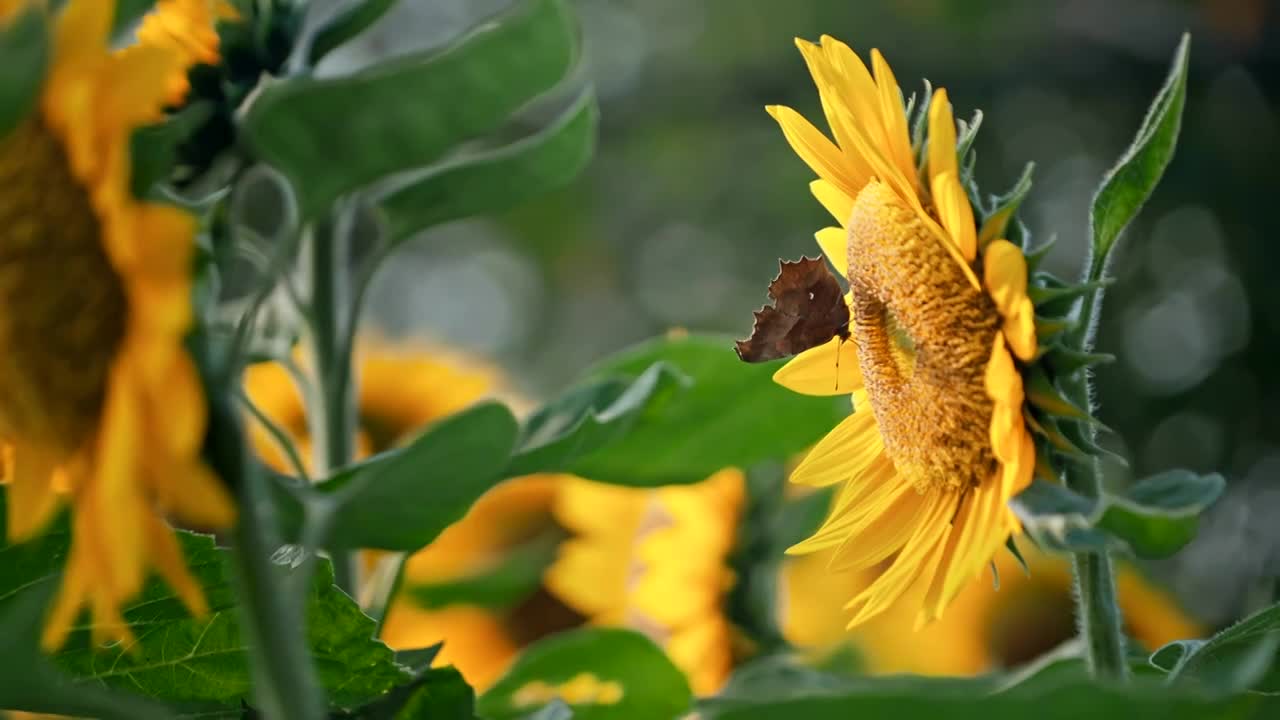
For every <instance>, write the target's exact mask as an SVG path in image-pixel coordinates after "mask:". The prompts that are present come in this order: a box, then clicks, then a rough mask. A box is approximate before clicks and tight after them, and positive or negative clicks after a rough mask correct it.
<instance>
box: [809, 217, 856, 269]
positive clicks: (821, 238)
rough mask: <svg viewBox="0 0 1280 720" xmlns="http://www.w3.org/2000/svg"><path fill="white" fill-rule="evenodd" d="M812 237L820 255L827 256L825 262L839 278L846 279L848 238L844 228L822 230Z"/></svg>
mask: <svg viewBox="0 0 1280 720" xmlns="http://www.w3.org/2000/svg"><path fill="white" fill-rule="evenodd" d="M813 237H814V239H816V240H817V241H818V247H820V248H822V254H823V255H826V256H827V260H828V261H829V262H830V263H831V265H832V266H833V267H834V268H835V269H836V272H837V273H839V274H840V277H842V278H843V277H848V275H849V236H848V234H847V233H846V232H845V231H844V228H838V227H830V228H823V229H821V230H819V231H818V232H816V233H814V234H813Z"/></svg>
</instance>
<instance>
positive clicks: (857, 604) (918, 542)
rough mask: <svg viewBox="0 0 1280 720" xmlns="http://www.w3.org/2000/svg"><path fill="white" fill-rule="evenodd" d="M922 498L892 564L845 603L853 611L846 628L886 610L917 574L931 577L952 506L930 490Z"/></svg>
mask: <svg viewBox="0 0 1280 720" xmlns="http://www.w3.org/2000/svg"><path fill="white" fill-rule="evenodd" d="M926 498H927V499H926V504H925V508H924V511H923V517H921V519H920V520H919V521H918V524H917V525H916V527H915V528H914V531H913V532H912V534H911V537H910V538H909V539H908V540H907V541H906V544H905V545H903V548H902V551H901V552H900V553H898V556H897V557H896V558H895V559H894V561H893V564H892V565H890V566H889V569H888V570H886V571H885V572H884V574H882V575H881V576H880V577H879V578H878V579H877V580H876V581H875V582H873V583H872V584H871V585H870V587H868V588H867V589H866V590H864V591H863V592H862V593H860V594H858V595H857V596H855V597H854V598H853V599H852V600H850V601H849V603H848V604H847V605H846V606H845V609H846V610H853V611H855V614H854V616H853V619H852V620H850V621H849V627H850V628H853V627H855V626H857V625H860V624H862V623H864V622H866V621H868V620H870V619H871V618H873V617H875V616H876V615H879V614H880V613H882V612H884V611H885V610H887V609H888V608H889V606H890V605H891V604H893V603H894V602H895V601H896V600H898V599H899V598H900V597H902V595H903V594H904V593H905V592H906V591H907V589H908V588H909V587H911V586H912V584H913V583H914V582H915V581H916V580H917V578H926V579H928V580H929V581H931V580H932V578H933V576H934V573H935V572H936V571H937V567H938V563H939V562H940V561H941V559H942V553H943V551H944V550H945V549H946V543H947V538H948V536H949V535H950V533H951V530H952V527H951V522H950V519H951V515H952V514H953V513H954V511H955V506H954V504H953V503H950V502H946V499H947V498H946V497H945V496H944V495H942V494H940V493H930V494H928V495H927V496H926Z"/></svg>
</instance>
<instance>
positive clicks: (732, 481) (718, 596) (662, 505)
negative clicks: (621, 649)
mask: <svg viewBox="0 0 1280 720" xmlns="http://www.w3.org/2000/svg"><path fill="white" fill-rule="evenodd" d="M744 493H745V489H744V481H743V476H742V473H741V472H740V471H738V470H733V469H729V470H722V471H721V472H719V473H716V474H715V475H713V476H711V477H710V478H708V479H706V480H704V481H702V482H700V483H697V484H695V485H684V486H670V487H664V488H660V489H657V490H643V489H634V488H625V487H617V486H612V485H603V484H599V483H593V482H590V481H587V480H579V479H574V480H572V481H570V482H567V483H566V484H565V486H564V487H563V488H562V489H561V493H560V496H559V497H558V498H557V500H556V505H555V514H556V518H557V519H558V520H559V521H560V523H561V524H562V525H564V526H565V527H566V528H567V529H569V530H570V531H571V532H573V533H575V537H573V538H571V539H570V540H567V541H565V543H564V544H563V545H561V548H560V554H559V557H558V558H557V560H556V562H555V564H553V565H552V566H551V567H550V568H549V569H548V570H547V574H546V584H547V587H549V588H550V589H551V591H552V592H553V593H554V594H556V595H557V596H558V597H559V598H560V599H561V600H563V601H564V602H565V603H567V604H568V605H569V606H570V607H572V608H574V609H575V610H577V611H578V612H580V613H582V614H583V615H585V616H587V617H588V618H590V620H591V621H592V622H593V623H596V624H600V625H619V626H625V627H630V628H632V629H635V630H638V631H640V632H643V633H645V634H646V635H648V636H649V637H650V638H652V639H653V641H654V642H655V643H657V644H658V645H659V646H661V647H662V648H663V649H664V650H666V652H667V654H668V655H669V656H670V657H671V659H672V661H673V662H674V663H675V664H676V666H677V667H679V668H680V669H681V670H683V671H684V672H685V674H686V675H687V676H688V677H689V682H690V684H691V685H692V686H693V689H694V691H695V692H697V693H699V694H704V695H705V694H711V693H714V692H715V691H717V690H718V689H719V688H720V686H721V685H723V684H724V681H725V679H726V678H728V676H729V671H730V670H731V669H732V665H733V653H732V649H733V648H732V640H733V631H732V628H731V626H730V624H729V621H728V619H727V618H726V617H725V614H724V610H723V605H724V596H725V594H726V593H727V591H728V590H729V588H730V586H731V585H732V581H733V577H732V574H731V572H730V571H729V569H728V568H727V567H726V565H725V561H726V558H727V557H728V555H729V553H730V551H731V550H732V549H733V545H734V538H735V535H736V532H737V524H738V517H739V514H740V513H741V510H742V504H743V502H744V501H745V500H744Z"/></svg>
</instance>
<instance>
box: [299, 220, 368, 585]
mask: <svg viewBox="0 0 1280 720" xmlns="http://www.w3.org/2000/svg"><path fill="white" fill-rule="evenodd" d="M337 214H338V219H337V221H336V222H328V223H322V224H320V225H319V226H318V227H317V228H316V229H315V231H314V232H312V233H311V237H310V243H309V244H308V245H309V247H308V258H307V259H308V261H309V263H308V265H309V267H308V270H309V272H310V282H311V297H310V308H309V310H310V313H309V315H310V318H309V319H310V323H309V324H310V333H309V335H308V342H307V349H308V351H309V353H310V361H311V367H312V369H313V371H314V373H315V377H316V380H317V382H316V383H315V385H314V389H313V393H312V397H311V398H310V402H309V406H308V408H307V420H308V424H309V428H308V430H309V432H310V435H311V441H312V450H313V453H312V472H313V475H314V476H315V477H317V478H324V477H326V476H328V475H330V474H332V473H333V472H334V471H335V470H337V469H338V468H341V467H343V466H345V465H348V464H350V463H351V461H352V460H353V459H354V458H355V436H356V425H357V407H356V400H355V388H354V387H353V384H352V377H353V375H352V372H351V342H350V339H349V338H350V337H351V333H350V329H349V324H350V323H353V322H355V318H354V317H352V314H353V310H352V308H353V303H352V297H351V287H350V283H349V281H348V278H347V275H348V269H347V267H346V258H347V257H348V254H349V253H348V247H347V245H348V242H349V238H350V228H349V227H348V226H347V225H348V223H347V222H345V221H344V220H345V218H344V215H348V214H347V213H343V212H342V211H341V210H338V211H337ZM332 560H333V572H334V581H335V582H336V583H337V585H338V587H340V588H342V589H343V590H344V591H345V592H346V593H347V594H348V595H350V596H351V597H356V592H357V590H358V589H359V585H360V567H359V562H358V557H357V556H356V553H355V552H352V551H348V550H344V549H337V550H334V551H333V552H332Z"/></svg>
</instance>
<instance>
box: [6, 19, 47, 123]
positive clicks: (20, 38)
mask: <svg viewBox="0 0 1280 720" xmlns="http://www.w3.org/2000/svg"><path fill="white" fill-rule="evenodd" d="M0 58H4V62H0V142H2V141H3V140H4V138H5V136H6V135H8V134H9V133H10V132H11V131H12V130H13V129H14V128H16V127H17V126H18V124H19V123H21V122H22V121H23V119H25V118H26V117H27V115H29V114H30V113H31V112H32V111H33V110H34V109H35V107H36V101H37V99H38V98H39V97H40V88H41V86H42V85H43V84H44V73H45V69H46V63H48V60H49V17H48V15H47V14H46V13H45V9H44V7H43V6H42V5H41V4H40V3H28V4H27V8H26V9H25V10H23V11H22V12H21V13H20V14H19V15H17V16H16V17H13V18H10V19H9V21H8V23H7V24H5V23H4V22H3V21H0Z"/></svg>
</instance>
